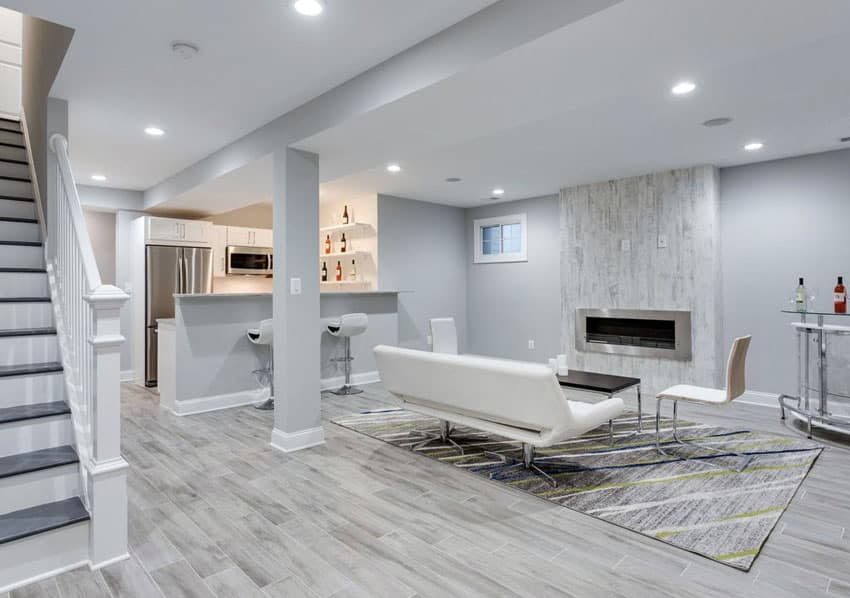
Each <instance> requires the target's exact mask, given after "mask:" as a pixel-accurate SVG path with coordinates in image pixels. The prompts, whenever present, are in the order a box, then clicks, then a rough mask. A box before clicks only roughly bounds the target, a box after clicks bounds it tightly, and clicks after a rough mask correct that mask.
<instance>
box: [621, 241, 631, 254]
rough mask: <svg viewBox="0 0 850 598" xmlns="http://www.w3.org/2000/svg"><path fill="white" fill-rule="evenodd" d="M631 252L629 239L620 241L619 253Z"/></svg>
mask: <svg viewBox="0 0 850 598" xmlns="http://www.w3.org/2000/svg"><path fill="white" fill-rule="evenodd" d="M631 250H632V242H631V240H629V239H623V240H621V241H620V251H631Z"/></svg>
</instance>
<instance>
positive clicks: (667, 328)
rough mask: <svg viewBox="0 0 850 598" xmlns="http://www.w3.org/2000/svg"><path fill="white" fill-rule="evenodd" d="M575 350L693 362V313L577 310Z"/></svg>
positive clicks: (647, 310)
mask: <svg viewBox="0 0 850 598" xmlns="http://www.w3.org/2000/svg"><path fill="white" fill-rule="evenodd" d="M576 349H577V350H578V351H593V352H596V353H617V354H621V355H637V356H641V357H661V358H666V359H679V360H683V361H687V360H689V359H691V312H689V311H661V310H654V309H577V310H576Z"/></svg>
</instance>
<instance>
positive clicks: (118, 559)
mask: <svg viewBox="0 0 850 598" xmlns="http://www.w3.org/2000/svg"><path fill="white" fill-rule="evenodd" d="M129 558H130V553H129V552H127V553H124V554H122V555H121V556H117V557H115V558H114V559H109V560H108V561H103V562H102V563H92V562H89V570H90V571H97V570H98V569H103V568H104V567H108V566H109V565H114V564H115V563H120V562H121V561H126V560H127V559H129Z"/></svg>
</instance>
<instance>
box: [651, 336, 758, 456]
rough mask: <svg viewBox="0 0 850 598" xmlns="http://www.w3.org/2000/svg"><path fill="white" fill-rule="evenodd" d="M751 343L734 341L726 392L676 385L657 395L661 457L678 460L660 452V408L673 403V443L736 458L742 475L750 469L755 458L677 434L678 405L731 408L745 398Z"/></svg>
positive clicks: (658, 438) (742, 339)
mask: <svg viewBox="0 0 850 598" xmlns="http://www.w3.org/2000/svg"><path fill="white" fill-rule="evenodd" d="M751 339H752V336H742V337H739V338H736V339H735V341H734V342H733V343H732V349H731V350H730V351H729V359H728V361H727V363H726V388H725V389H719V388H705V387H702V386H691V385H689V384H677V385H676V386H671V387H670V388H668V389H666V390H663V391H661V392H660V393H658V395H657V396H656V408H655V449H656V451H658V453H660V454H662V455H665V456H668V457H676V456H677V455H673V454H671V453H668V452H667V451H665V450H664V449H663V448H661V404H662V402H663V401H672V402H673V441H674V442H676V443H677V444H680V445H682V446H691V447H696V448H699V449H704V450H708V451H715V452H718V453H726V454H729V455H734V456H735V457H738V458H740V459H741V461H742V464H741V466H740V467H739V468H738V471H743V470H744V469H746V467H747V465H749V463H750V461H751V460H752V458H753V456H752V455H744V454H741V453H737V452H734V451H730V450H727V449H721V448H716V447H713V446H708V445H704V444H697V443H696V442H692V441H685V440H682V439H681V438H680V437H679V430H678V411H679V409H678V408H679V401H685V402H687V403H698V404H701V405H716V406H722V405H728V404H729V403H731V402H732V401H734V400H735V399H737V398H738V397H740V396H741V395H742V394H744V392H746V388H747V386H746V376H745V374H746V362H747V350H748V349H749V348H750V340H751ZM680 458H681V457H680ZM684 459H686V460H690V459H692V458H691V457H684ZM701 462H702V461H701ZM706 464H707V465H712V466H714V465H715V464H714V463H708V462H707V463H706Z"/></svg>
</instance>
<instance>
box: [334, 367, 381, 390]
mask: <svg viewBox="0 0 850 598" xmlns="http://www.w3.org/2000/svg"><path fill="white" fill-rule="evenodd" d="M380 381H381V377H380V376H379V375H378V372H377V371H375V372H362V373H360V374H351V384H353V385H355V386H357V385H360V384H374V383H375V382H380ZM343 384H345V376H334V377H333V378H322V379H321V380H320V381H319V388H320V389H321V390H333V389H334V388H339V387H340V386H342V385H343Z"/></svg>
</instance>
